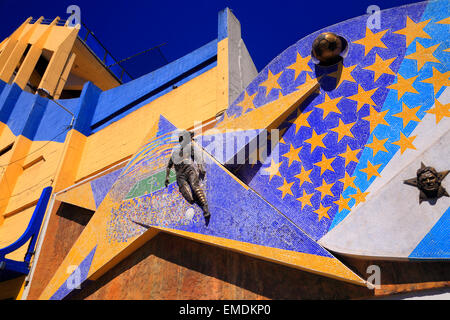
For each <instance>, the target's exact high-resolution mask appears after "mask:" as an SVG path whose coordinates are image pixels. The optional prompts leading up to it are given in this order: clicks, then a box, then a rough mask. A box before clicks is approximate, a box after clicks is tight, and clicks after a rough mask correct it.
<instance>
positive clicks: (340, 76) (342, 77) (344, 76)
mask: <svg viewBox="0 0 450 320" xmlns="http://www.w3.org/2000/svg"><path fill="white" fill-rule="evenodd" d="M357 66H358V65H357V64H355V65H353V66H350V67H346V66H344V64H343V63H339V65H338V70H337V78H336V79H337V83H336V88H337V87H339V86H340V85H341V84H342V83H343V82H344V81H350V82H357V81H356V80H355V78H353V76H352V71H353V70H355V68H356V67H357Z"/></svg>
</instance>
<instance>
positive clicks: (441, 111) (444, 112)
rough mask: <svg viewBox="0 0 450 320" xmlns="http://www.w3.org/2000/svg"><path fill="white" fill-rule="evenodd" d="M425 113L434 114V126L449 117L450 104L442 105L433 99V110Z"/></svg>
mask: <svg viewBox="0 0 450 320" xmlns="http://www.w3.org/2000/svg"><path fill="white" fill-rule="evenodd" d="M425 112H426V113H432V114H434V115H435V116H436V124H438V123H439V122H440V121H441V120H442V118H444V117H450V103H447V104H442V103H440V102H439V101H438V100H437V99H434V108H432V109H430V110H428V111H425Z"/></svg>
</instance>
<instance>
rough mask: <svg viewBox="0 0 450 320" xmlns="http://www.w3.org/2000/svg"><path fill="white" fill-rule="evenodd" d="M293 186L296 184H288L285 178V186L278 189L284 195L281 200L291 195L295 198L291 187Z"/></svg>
mask: <svg viewBox="0 0 450 320" xmlns="http://www.w3.org/2000/svg"><path fill="white" fill-rule="evenodd" d="M293 184H294V182H291V183H287V181H286V179H285V178H283V185H282V186H281V187H278V188H277V189H278V190H280V191H281V193H282V195H281V199H284V197H285V196H286V195H287V194H290V195H291V196H294V195H293V194H292V191H291V187H292V185H293Z"/></svg>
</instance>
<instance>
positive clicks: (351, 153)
mask: <svg viewBox="0 0 450 320" xmlns="http://www.w3.org/2000/svg"><path fill="white" fill-rule="evenodd" d="M359 151H361V150H360V149H355V150H352V149H351V148H350V147H349V145H347V150H346V151H345V152H343V153H340V154H339V156H341V157H342V158H344V159H345V166H347V165H348V164H349V163H350V162H351V161H353V162H356V163H358V157H357V156H356V155H357V154H358V153H359Z"/></svg>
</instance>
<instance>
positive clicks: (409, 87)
mask: <svg viewBox="0 0 450 320" xmlns="http://www.w3.org/2000/svg"><path fill="white" fill-rule="evenodd" d="M418 76H419V75H417V76H415V77H411V78H408V79H405V78H403V77H402V76H401V75H400V73H399V74H398V76H397V83H393V84H391V85H390V86H387V87H386V88H388V89H394V90H397V95H398V100H400V99H401V98H402V97H403V95H404V94H405V93H406V92H411V93H419V92H418V91H417V90H416V89H415V88H414V87H413V83H414V80H416V78H417V77H418Z"/></svg>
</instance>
